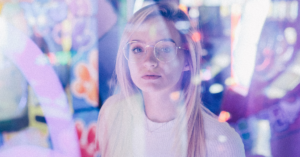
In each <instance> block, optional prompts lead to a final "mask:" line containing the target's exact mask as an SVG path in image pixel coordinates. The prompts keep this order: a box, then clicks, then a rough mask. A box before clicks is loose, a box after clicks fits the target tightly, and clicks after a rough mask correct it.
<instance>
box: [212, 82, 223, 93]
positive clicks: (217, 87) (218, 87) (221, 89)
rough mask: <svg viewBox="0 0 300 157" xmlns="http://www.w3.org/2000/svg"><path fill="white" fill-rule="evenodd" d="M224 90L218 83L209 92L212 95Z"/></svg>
mask: <svg viewBox="0 0 300 157" xmlns="http://www.w3.org/2000/svg"><path fill="white" fill-rule="evenodd" d="M223 90H224V88H223V86H222V85H221V84H218V83H214V84H212V85H211V86H210V87H209V92H210V93H212V94H216V93H220V92H222V91H223Z"/></svg>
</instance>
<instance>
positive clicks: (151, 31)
mask: <svg viewBox="0 0 300 157" xmlns="http://www.w3.org/2000/svg"><path fill="white" fill-rule="evenodd" d="M133 31H134V32H133V34H132V36H131V40H140V41H144V42H146V43H155V42H157V41H160V40H163V39H172V40H174V41H175V42H176V44H180V43H181V40H180V34H179V32H178V30H177V29H176V28H175V25H174V23H173V22H172V21H168V20H166V19H164V18H162V17H155V18H151V19H148V20H147V21H145V22H143V23H142V24H141V25H140V26H139V27H138V28H137V29H136V30H133Z"/></svg>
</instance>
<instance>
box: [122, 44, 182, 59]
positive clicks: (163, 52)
mask: <svg viewBox="0 0 300 157" xmlns="http://www.w3.org/2000/svg"><path fill="white" fill-rule="evenodd" d="M146 47H147V45H146V44H145V43H141V42H129V43H128V44H127V46H126V48H125V57H126V59H127V60H128V61H130V62H139V61H141V60H142V59H143V58H144V57H145V55H146ZM154 55H155V57H156V58H157V59H158V60H159V61H162V62H167V61H170V60H172V59H174V58H175V57H176V45H175V43H174V42H172V41H160V42H158V43H156V44H155V46H154Z"/></svg>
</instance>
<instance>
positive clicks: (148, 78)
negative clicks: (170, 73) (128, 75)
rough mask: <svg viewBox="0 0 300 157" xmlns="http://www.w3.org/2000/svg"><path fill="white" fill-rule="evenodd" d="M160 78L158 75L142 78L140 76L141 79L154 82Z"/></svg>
mask: <svg viewBox="0 0 300 157" xmlns="http://www.w3.org/2000/svg"><path fill="white" fill-rule="evenodd" d="M160 77H161V76H160V75H144V76H142V78H143V79H145V80H156V79H159V78H160Z"/></svg>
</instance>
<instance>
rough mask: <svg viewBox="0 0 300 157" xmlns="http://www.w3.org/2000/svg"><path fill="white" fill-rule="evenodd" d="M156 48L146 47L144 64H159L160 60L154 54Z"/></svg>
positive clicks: (153, 66) (151, 66)
mask: <svg viewBox="0 0 300 157" xmlns="http://www.w3.org/2000/svg"><path fill="white" fill-rule="evenodd" d="M153 51H154V48H153V47H147V48H146V54H145V58H144V61H143V62H144V66H146V67H149V68H155V67H156V66H157V64H158V60H157V59H156V57H155V55H154V52H153Z"/></svg>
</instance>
